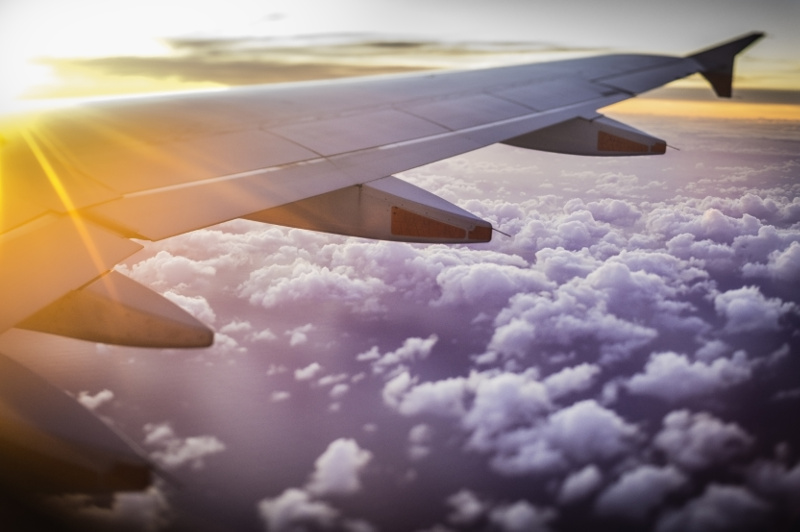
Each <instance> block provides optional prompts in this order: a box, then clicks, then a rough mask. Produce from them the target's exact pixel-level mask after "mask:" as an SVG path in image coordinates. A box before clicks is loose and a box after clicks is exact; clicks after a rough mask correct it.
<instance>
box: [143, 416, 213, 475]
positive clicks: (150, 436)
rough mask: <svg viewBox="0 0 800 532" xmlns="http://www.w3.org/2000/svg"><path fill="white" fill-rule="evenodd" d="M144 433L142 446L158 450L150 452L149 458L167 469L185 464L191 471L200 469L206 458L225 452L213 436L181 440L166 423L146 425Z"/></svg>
mask: <svg viewBox="0 0 800 532" xmlns="http://www.w3.org/2000/svg"><path fill="white" fill-rule="evenodd" d="M144 431H145V439H144V444H145V445H148V446H151V447H158V448H160V449H158V450H155V451H153V452H151V453H150V456H151V457H152V458H153V459H154V460H156V461H157V462H158V463H159V464H161V465H162V466H163V467H165V468H167V469H175V468H177V467H180V466H182V465H184V464H187V463H188V464H190V465H191V467H192V468H193V469H202V468H203V467H204V465H205V458H206V457H207V456H209V455H212V454H217V453H221V452H222V451H224V450H225V444H224V443H222V442H221V441H220V440H218V439H217V438H216V437H214V436H190V437H188V438H181V437H179V436H178V435H177V434H175V431H174V430H173V429H172V427H171V426H170V425H169V424H168V423H159V424H155V423H148V424H146V425H145V426H144Z"/></svg>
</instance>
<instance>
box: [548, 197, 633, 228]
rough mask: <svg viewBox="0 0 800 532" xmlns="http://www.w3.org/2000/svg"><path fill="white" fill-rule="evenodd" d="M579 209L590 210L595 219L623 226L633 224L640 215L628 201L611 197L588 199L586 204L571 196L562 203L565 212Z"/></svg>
mask: <svg viewBox="0 0 800 532" xmlns="http://www.w3.org/2000/svg"><path fill="white" fill-rule="evenodd" d="M580 209H586V210H588V211H589V212H591V213H592V216H593V217H594V219H595V220H598V221H601V222H608V223H612V224H616V225H623V226H630V225H633V224H634V223H635V222H636V220H638V219H639V218H641V216H642V213H641V211H639V209H637V208H636V207H634V206H633V205H631V204H630V203H628V202H626V201H622V200H618V199H611V198H603V199H601V200H599V201H590V202H589V203H587V204H584V202H583V200H581V199H579V198H573V199H571V200H569V201H567V203H566V204H565V205H564V211H565V212H575V211H578V210H580Z"/></svg>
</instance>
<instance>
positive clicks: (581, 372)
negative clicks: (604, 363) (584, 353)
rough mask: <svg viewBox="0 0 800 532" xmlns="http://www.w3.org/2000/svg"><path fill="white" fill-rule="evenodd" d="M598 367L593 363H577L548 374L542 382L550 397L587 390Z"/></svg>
mask: <svg viewBox="0 0 800 532" xmlns="http://www.w3.org/2000/svg"><path fill="white" fill-rule="evenodd" d="M598 373H600V368H599V367H598V366H596V365H594V364H579V365H577V366H574V367H571V368H564V369H562V370H561V371H559V372H558V373H554V374H552V375H550V376H548V377H547V378H546V379H545V380H544V382H543V384H544V386H545V388H546V389H547V394H548V396H550V398H552V399H557V398H559V397H562V396H565V395H569V394H571V393H575V392H581V391H584V390H587V389H588V388H589V387H591V386H592V384H593V383H594V378H595V377H596V376H597V374H598Z"/></svg>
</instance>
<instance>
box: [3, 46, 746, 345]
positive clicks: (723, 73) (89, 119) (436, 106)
mask: <svg viewBox="0 0 800 532" xmlns="http://www.w3.org/2000/svg"><path fill="white" fill-rule="evenodd" d="M761 36H762V35H761V34H759V33H753V34H749V35H746V36H743V37H740V38H738V39H735V40H733V41H730V42H728V43H725V44H722V45H719V46H716V47H713V48H710V49H708V50H705V51H701V52H698V53H695V54H692V55H689V56H686V57H669V56H660V55H608V56H601V57H591V58H586V59H576V60H569V61H559V62H554V63H540V64H531V65H524V66H511V67H503V68H494V69H488V70H472V71H462V72H442V73H427V72H426V73H423V74H417V75H411V76H387V77H378V78H366V79H348V80H339V81H325V82H312V83H293V84H284V85H271V86H260V87H246V88H237V89H232V90H225V91H215V92H203V93H195V94H188V95H187V94H182V95H174V96H169V95H168V96H157V97H139V98H129V99H119V100H112V101H103V102H94V103H87V104H83V105H77V106H73V107H68V108H60V109H57V110H51V111H48V112H41V113H38V114H35V115H32V116H26V117H16V118H8V119H5V120H4V121H3V122H2V123H0V145H1V147H0V294H2V301H3V304H2V306H0V332H2V331H5V330H7V329H9V328H12V327H22V328H27V329H33V330H38V331H44V332H50V333H54V334H61V335H65V336H72V337H76V338H83V339H87V340H92V341H99V342H107V343H118V344H125V345H139V346H164V347H182V346H183V347H196V346H204V345H209V344H210V343H211V341H212V339H213V334H212V333H211V331H209V330H208V328H207V327H205V326H204V325H203V324H201V323H199V322H198V321H197V320H195V319H194V318H192V317H191V316H189V315H188V314H186V313H185V312H183V311H182V310H180V309H179V308H178V307H176V306H175V305H173V304H172V303H170V302H168V301H166V300H165V299H163V298H162V297H161V296H159V295H157V294H155V293H154V292H152V291H150V290H149V289H147V288H145V287H142V286H141V285H138V284H137V283H135V282H133V281H131V280H130V279H128V278H126V277H124V276H122V275H120V274H117V273H115V272H112V271H111V269H112V268H113V266H114V265H115V264H117V263H118V262H120V261H121V260H123V259H124V258H126V257H128V256H130V255H131V254H133V253H135V252H136V251H137V250H138V249H140V247H141V246H140V244H138V243H136V242H135V241H134V240H131V239H137V240H158V239H162V238H165V237H169V236H172V235H176V234H180V233H184V232H186V231H191V230H194V229H198V228H202V227H207V226H209V225H212V224H216V223H220V222H223V221H226V220H231V219H234V218H240V217H244V218H249V219H252V220H259V221H263V222H269V223H278V224H284V225H291V226H295V227H302V228H308V229H316V230H321V231H329V232H335V233H340V234H346V235H356V236H365V237H373V238H381V239H390V240H402V241H416V242H453V243H457V242H485V241H488V240H490V238H491V236H492V227H491V225H490V224H489V223H488V222H486V221H484V220H481V219H479V218H477V217H475V216H473V215H472V214H470V213H468V212H466V211H464V210H462V209H460V208H458V207H456V206H455V205H452V204H450V203H449V202H447V201H445V200H443V199H441V198H439V197H437V196H434V195H433V194H430V193H428V192H426V191H424V190H421V189H419V188H417V187H415V186H412V185H410V184H408V183H406V182H403V181H401V180H399V179H397V178H395V177H393V175H394V174H396V173H398V172H402V171H404V170H408V169H410V168H414V167H417V166H420V165H424V164H427V163H431V162H434V161H437V160H440V159H444V158H447V157H452V156H454V155H458V154H461V153H465V152H468V151H471V150H474V149H477V148H481V147H484V146H488V145H490V144H494V143H498V142H502V143H506V144H511V145H514V146H520V147H524V148H530V149H538V150H546V151H555V152H561V153H571V154H580V155H614V156H620V155H649V154H660V153H664V151H665V147H666V143H665V142H664V141H663V140H660V139H657V138H655V137H652V136H650V135H648V134H646V133H644V132H641V131H638V130H636V129H634V128H631V127H628V126H626V125H624V124H621V123H619V122H615V121H613V120H611V119H608V118H605V117H603V116H601V115H599V114H598V113H597V110H598V109H600V108H602V107H605V106H608V105H610V104H613V103H616V102H619V101H622V100H625V99H627V98H630V97H632V96H634V95H636V94H639V93H642V92H645V91H647V90H650V89H653V88H656V87H659V86H661V85H664V84H666V83H669V82H670V81H673V80H676V79H680V78H683V77H685V76H688V75H690V74H693V73H697V72H699V73H701V74H702V75H703V76H705V77H706V78H707V79H708V80H709V82H710V83H711V85H712V87H713V89H714V90H715V92H716V93H717V94H718V95H719V96H723V97H726V96H730V93H731V80H732V72H733V62H734V57H735V56H736V54H737V53H739V52H740V51H742V50H743V49H744V48H746V47H747V46H749V45H750V44H751V43H753V42H754V41H756V40H757V39H758V38H760V37H761Z"/></svg>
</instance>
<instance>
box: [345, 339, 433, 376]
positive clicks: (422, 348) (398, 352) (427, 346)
mask: <svg viewBox="0 0 800 532" xmlns="http://www.w3.org/2000/svg"><path fill="white" fill-rule="evenodd" d="M438 341H439V337H438V336H436V335H435V334H432V335H430V336H429V337H428V338H407V339H406V340H405V342H403V345H402V346H400V347H399V348H397V349H395V350H394V351H390V352H389V353H386V354H384V355H382V356H380V357H379V358H377V359H376V360H374V361H373V362H372V371H373V372H374V373H376V374H382V373H387V372H389V374H390V375H396V374H397V373H398V372H399V371H403V370H405V369H406V367H407V366H406V364H408V363H410V362H413V361H414V360H419V359H424V358H427V357H428V355H430V354H431V351H432V350H433V346H435V345H436V342H438ZM371 353H372V351H369V352H368V353H367V354H366V356H370V354H371ZM359 357H360V360H369V358H365V355H364V354H362V355H359Z"/></svg>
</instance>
